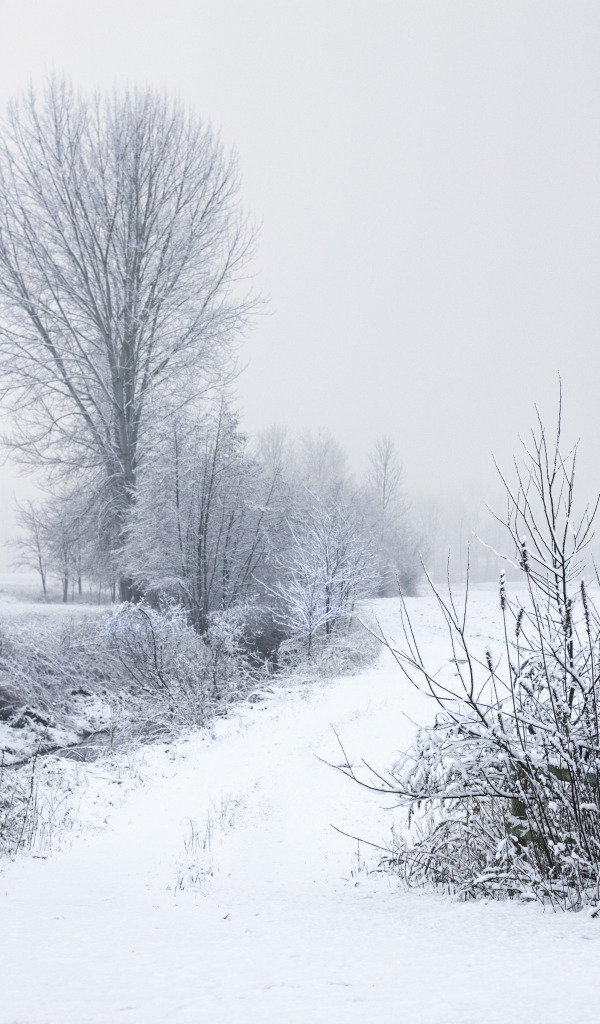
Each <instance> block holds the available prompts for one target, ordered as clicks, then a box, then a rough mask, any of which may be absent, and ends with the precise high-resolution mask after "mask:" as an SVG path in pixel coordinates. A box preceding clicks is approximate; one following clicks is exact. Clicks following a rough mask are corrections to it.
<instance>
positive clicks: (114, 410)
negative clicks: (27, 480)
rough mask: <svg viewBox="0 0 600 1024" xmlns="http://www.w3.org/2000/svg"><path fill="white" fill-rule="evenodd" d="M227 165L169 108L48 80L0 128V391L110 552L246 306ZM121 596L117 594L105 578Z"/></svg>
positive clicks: (23, 448) (213, 144)
mask: <svg viewBox="0 0 600 1024" xmlns="http://www.w3.org/2000/svg"><path fill="white" fill-rule="evenodd" d="M238 183H239V179H238V173H237V169H236V164H235V160H234V159H233V158H231V157H228V156H226V155H225V154H224V152H223V149H222V146H221V144H220V142H219V140H218V138H216V137H215V135H214V134H213V132H212V131H211V129H210V127H208V126H207V125H205V124H203V123H202V122H200V121H199V120H198V119H197V118H195V117H194V116H193V115H191V114H188V113H187V112H186V111H185V110H184V109H183V108H182V107H181V106H180V105H179V104H177V103H175V102H173V101H170V100H168V99H167V98H166V97H164V96H162V95H159V94H156V93H153V92H150V91H135V92H125V93H115V94H114V95H109V96H101V95H96V96H95V97H94V98H92V99H85V98H82V97H81V96H80V95H79V94H76V93H75V92H74V91H73V90H72V89H71V88H70V87H69V86H68V85H67V84H65V83H64V82H60V81H52V83H51V84H50V85H49V87H48V88H47V89H46V91H45V93H44V95H43V96H42V98H41V100H39V99H38V98H37V97H36V95H35V94H34V93H33V92H30V93H29V94H28V95H26V96H25V97H23V98H21V99H19V100H17V101H16V102H13V103H12V104H11V106H10V107H9V110H8V114H7V116H6V118H5V121H4V124H3V125H2V130H1V134H0V385H1V394H2V397H3V400H4V403H5V405H6V406H8V408H9V409H10V410H11V411H12V414H13V417H14V421H15V423H16V428H15V431H14V433H13V435H12V436H11V438H10V443H11V444H12V446H13V450H14V452H15V453H16V455H17V456H18V457H19V458H21V459H23V460H25V461H28V462H30V463H33V464H36V465H39V464H42V465H46V466H50V467H60V468H61V469H62V470H65V468H67V469H68V471H69V472H70V473H71V472H72V471H73V469H75V470H81V469H85V470H93V471H94V472H95V473H96V475H97V479H101V480H102V481H103V486H105V488H106V490H107V491H108V493H109V495H110V500H109V504H108V510H109V515H110V520H111V524H112V525H111V529H110V535H111V537H112V547H113V555H115V556H118V551H119V550H120V548H121V547H122V545H123V543H124V539H125V532H126V528H127V519H128V516H129V512H130V510H131V508H132V507H133V505H134V503H135V495H136V491H137V485H138V475H139V471H140V465H141V464H142V461H143V458H144V455H145V453H146V452H147V451H148V449H149V448H151V445H152V437H153V425H154V424H155V423H156V421H157V420H158V419H160V418H161V417H162V416H164V415H166V414H169V413H171V412H172V410H173V409H175V408H178V407H180V406H181V405H182V404H185V403H186V402H188V401H190V400H192V399H195V398H197V397H198V395H199V394H200V393H204V392H206V390H207V389H210V388H213V387H215V386H220V385H221V384H222V382H223V380H224V379H225V378H226V377H227V375H228V373H229V372H230V367H231V364H230V354H231V347H232V342H233V339H234V337H235V335H236V332H238V331H239V330H240V328H242V327H243V326H244V324H245V323H246V322H247V318H248V315H249V312H250V309H251V307H252V303H251V301H250V300H249V299H248V298H247V297H245V295H244V294H242V292H241V291H240V290H239V285H238V284H237V282H238V281H239V278H240V276H241V274H242V273H243V271H244V267H245V265H246V263H247V260H248V257H249V254H250V251H251V248H252V237H251V233H250V232H249V231H248V228H247V225H246V223H245V221H244V219H243V217H242V215H241V213H240V209H239V203H238ZM119 590H120V596H121V598H122V599H126V598H127V597H129V596H130V595H131V583H130V581H129V580H128V579H127V577H126V575H125V574H124V573H123V572H121V573H120V579H119Z"/></svg>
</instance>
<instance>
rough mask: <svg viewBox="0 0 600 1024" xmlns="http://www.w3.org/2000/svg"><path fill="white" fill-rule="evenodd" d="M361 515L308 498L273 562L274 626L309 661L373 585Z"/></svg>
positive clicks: (290, 521)
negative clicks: (286, 636) (318, 645)
mask: <svg viewBox="0 0 600 1024" xmlns="http://www.w3.org/2000/svg"><path fill="white" fill-rule="evenodd" d="M363 527H364V524H363V523H362V521H361V518H360V516H359V515H358V513H357V509H355V508H353V507H352V505H350V504H345V505H344V504H342V503H341V502H340V501H338V502H334V501H326V500H323V499H321V498H318V497H317V496H316V495H312V494H309V495H308V501H307V504H306V506H305V508H304V509H302V510H301V511H298V512H297V513H296V515H295V516H294V517H293V518H291V517H290V518H288V520H287V532H288V543H287V545H285V546H284V547H283V549H282V550H280V552H279V553H278V554H277V556H276V557H275V558H274V567H275V580H274V582H273V583H272V584H271V585H269V586H268V587H267V588H266V589H267V590H268V592H269V593H270V594H271V595H272V597H274V598H275V599H276V600H277V603H278V606H279V607H278V610H277V612H276V615H275V617H276V620H277V621H278V622H279V623H280V625H281V626H282V627H283V628H284V630H285V632H286V633H287V634H288V636H289V637H291V638H292V639H293V640H295V641H297V642H299V643H300V645H301V647H302V648H303V652H304V654H305V655H306V657H307V658H308V659H311V658H312V657H313V655H314V653H315V647H316V646H317V644H318V643H319V641H321V640H322V641H323V642H324V643H327V642H328V641H329V640H331V639H332V637H333V636H334V635H335V634H336V632H339V631H340V629H343V628H344V627H347V626H348V625H349V623H350V621H351V619H352V616H353V613H354V610H355V606H356V602H357V600H358V599H359V598H360V597H362V596H364V595H365V594H366V593H367V592H368V591H369V590H370V588H371V587H372V586H373V584H374V580H375V577H374V573H373V569H372V566H371V563H372V557H373V556H372V551H371V548H370V544H369V541H368V539H367V536H366V533H365V531H364V528H363Z"/></svg>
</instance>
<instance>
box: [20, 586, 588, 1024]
mask: <svg viewBox="0 0 600 1024" xmlns="http://www.w3.org/2000/svg"><path fill="white" fill-rule="evenodd" d="M475 601H476V604H477V609H478V614H477V617H476V622H475V633H476V634H478V635H479V636H480V638H481V643H482V645H485V643H487V638H488V636H489V635H494V633H495V632H496V631H497V630H496V629H495V628H494V626H493V618H494V616H495V608H496V602H497V598H496V595H495V594H494V593H492V592H488V593H479V594H477V595H476V597H475ZM411 605H412V608H413V610H414V617H415V624H416V628H417V630H418V632H419V635H420V637H421V638H423V640H424V643H423V647H424V649H425V650H426V651H427V652H428V653H429V654H430V656H431V658H432V659H433V660H434V661H436V662H439V663H440V664H442V663H443V662H444V660H447V658H448V651H447V648H446V643H445V639H444V634H443V630H442V628H441V626H440V625H439V623H438V624H435V625H434V620H433V619H432V602H431V601H430V600H429V599H428V598H421V599H416V600H414V601H413V602H411ZM378 614H379V615H380V617H381V620H382V624H383V625H384V627H385V628H386V630H388V631H391V632H392V633H395V634H396V635H397V634H398V633H399V623H398V615H397V602H395V601H386V602H380V603H379V606H378ZM405 713H408V714H409V715H410V716H411V717H412V718H413V719H415V720H418V719H421V720H423V719H424V718H425V717H426V716H427V715H428V714H429V713H430V712H429V710H428V708H427V706H425V705H424V702H423V698H421V697H420V696H419V695H418V694H416V693H415V691H413V690H412V689H411V688H410V685H409V684H408V683H407V682H406V681H403V679H402V677H401V676H400V674H399V672H398V670H397V668H396V667H395V666H394V664H393V663H392V661H391V658H390V657H389V656H386V652H383V654H382V658H381V661H380V663H379V665H378V666H377V667H375V668H373V669H371V670H369V671H368V672H367V673H365V674H363V675H361V676H357V677H354V678H346V679H338V680H335V681H334V682H333V683H321V684H315V685H310V686H303V687H302V688H300V689H297V690H292V691H288V690H286V689H285V688H283V689H277V690H275V692H274V693H273V694H271V695H268V696H267V698H266V699H265V700H264V701H261V702H258V703H254V704H247V705H244V706H243V707H241V708H240V710H239V713H235V714H234V715H232V716H231V717H230V718H228V719H225V720H221V721H219V722H217V724H216V726H215V730H214V734H213V736H212V737H211V736H202V735H197V736H194V737H192V738H190V739H188V740H187V741H182V742H181V743H179V744H176V745H172V746H171V747H164V746H163V747H156V748H152V749H147V750H146V751H144V752H143V754H138V755H136V758H134V759H130V761H129V762H128V763H121V764H120V767H119V765H115V764H113V765H112V766H110V767H109V766H106V768H105V769H103V766H102V763H101V762H96V763H95V764H94V765H91V766H89V768H85V769H84V768H82V767H81V766H78V767H77V769H76V770H77V772H79V773H80V775H79V783H78V786H75V784H74V789H76V790H77V792H78V793H79V794H80V796H79V797H78V799H81V801H82V806H81V816H82V818H83V820H84V821H85V820H87V821H88V823H89V825H90V828H89V829H88V830H87V831H86V833H85V834H84V835H79V836H78V837H77V838H76V839H75V840H74V841H73V843H72V844H71V845H70V846H68V845H67V846H66V847H65V848H64V849H63V850H62V852H58V853H55V854H54V855H53V856H52V857H50V858H48V859H33V858H31V857H22V858H19V859H18V860H17V861H15V862H14V863H11V864H8V865H7V866H6V867H5V869H4V873H3V875H2V876H1V877H0V920H1V921H2V937H3V941H2V947H3V948H2V955H1V957H0V1022H1V1024H88V1022H90V1024H91V1022H94V1024H116V1022H120V1021H124V1022H135V1024H167V1022H168V1024H184V1022H185V1024H196V1022H200V1021H202V1022H207V1024H221V1022H223V1024H225V1022H226V1024H263V1022H264V1024H266V1022H271V1021H273V1022H277V1024H280V1022H281V1024H283V1022H286V1024H288V1022H302V1024H308V1022H311V1024H313V1022H314V1024H319V1022H327V1024H338V1022H344V1024H355V1022H356V1024H358V1022H360V1024H371V1022H375V1021H384V1020H385V1021H389V1022H391V1024H395V1022H396V1021H398V1022H406V1024H434V1022H435V1024H495V1022H497V1024H521V1022H527V1024H534V1022H540V1024H576V1022H581V1024H592V1022H595V1021H598V1020H600V980H599V975H598V955H599V952H600V945H599V943H600V922H598V921H597V920H592V919H590V918H589V917H587V916H586V915H585V914H571V915H558V914H553V913H552V912H549V911H548V912H546V913H544V912H543V911H542V910H541V909H540V908H539V907H537V906H532V905H518V904H512V903H509V904H484V903H456V902H453V901H451V900H450V899H447V898H443V897H434V896H431V895H428V894H424V893H421V892H417V891H410V892H406V891H404V890H403V889H402V888H400V887H399V886H398V885H397V884H396V882H395V881H394V880H393V879H392V878H389V877H386V876H382V875H380V874H378V873H375V871H374V868H375V866H376V864H377V855H376V853H375V852H374V851H370V850H369V848H368V847H367V846H366V845H364V844H361V845H360V849H358V848H357V844H356V842H353V841H351V840H350V839H347V838H345V837H344V836H343V835H340V834H339V833H338V832H336V831H334V829H333V828H332V827H331V826H332V825H335V826H337V827H338V828H340V829H342V830H344V831H347V832H350V833H352V834H353V835H360V836H363V837H364V838H365V839H370V840H372V841H373V842H383V843H385V842H386V841H387V838H388V835H389V829H390V826H391V824H392V820H393V813H394V812H393V811H392V810H390V808H389V807H385V806H382V801H381V800H380V799H378V798H377V797H374V796H373V795H370V794H368V793H367V792H365V791H364V790H362V789H360V788H359V787H358V786H356V785H355V784H353V783H352V782H350V781H349V780H348V779H346V778H345V777H344V776H343V775H342V774H341V773H340V772H336V771H335V770H333V769H332V768H330V767H327V766H326V765H325V764H323V763H322V761H321V760H319V759H318V758H324V759H326V760H330V761H333V762H334V763H341V761H342V759H343V758H342V754H341V751H340V749H339V747H338V745H337V741H336V739H335V735H334V732H333V730H332V725H334V726H335V728H336V730H337V731H338V733H339V735H340V737H341V738H342V740H343V742H344V746H345V749H346V752H347V754H348V756H349V758H350V760H351V761H352V762H358V761H359V760H360V758H361V757H365V758H366V759H367V760H368V761H371V762H372V763H373V764H375V765H377V766H378V767H385V766H386V765H388V764H390V763H391V762H392V761H393V760H394V756H395V751H397V750H398V749H400V748H402V747H403V746H405V745H407V744H408V742H409V741H410V736H411V733H412V731H413V726H412V725H411V724H410V722H409V721H408V720H407V718H406V717H405ZM315 755H317V756H315ZM70 770H71V771H75V769H74V768H73V766H72V765H71V767H70ZM82 772H84V773H86V775H85V780H83V781H84V783H85V785H84V784H83V782H82V779H81V773H82ZM74 783H75V780H74ZM81 794H83V795H81ZM111 802H112V804H113V806H112V807H111ZM91 826H94V827H91Z"/></svg>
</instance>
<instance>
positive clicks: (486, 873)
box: [349, 416, 600, 909]
mask: <svg viewBox="0 0 600 1024" xmlns="http://www.w3.org/2000/svg"><path fill="white" fill-rule="evenodd" d="M575 463H576V449H575V450H573V451H572V452H571V453H570V454H569V455H567V456H563V455H562V454H561V449H560V416H559V425H558V432H557V436H556V439H555V441H554V442H553V443H552V442H548V438H547V435H546V431H545V429H544V426H543V424H542V422H541V421H540V420H539V417H538V428H537V429H536V431H533V432H532V440H531V443H530V445H528V446H527V445H526V446H525V464H524V469H517V483H516V486H515V487H512V486H511V485H510V484H509V483H508V482H506V481H505V486H506V494H507V500H508V509H507V515H506V517H505V520H504V522H505V525H506V528H507V530H508V532H509V535H510V537H511V538H512V541H513V543H514V548H515V552H516V557H515V565H516V566H517V567H518V569H519V570H520V573H521V579H522V582H523V584H524V586H525V589H526V594H527V599H526V600H524V601H523V602H522V603H521V602H520V601H519V600H515V599H511V598H510V597H509V595H508V593H507V590H506V586H505V582H504V574H502V577H501V581H500V590H499V614H500V615H501V622H502V626H503V632H504V645H503V651H502V653H501V655H500V656H498V655H497V654H495V653H492V651H490V650H487V651H485V652H481V653H479V652H478V651H477V650H476V643H475V641H473V639H472V638H471V637H469V635H468V585H467V593H466V594H465V597H464V602H461V604H460V606H459V605H458V602H457V601H456V600H455V597H454V595H453V593H452V590H451V588H450V585H449V586H448V594H447V596H443V595H442V594H441V593H440V592H439V591H438V590H437V589H436V588H435V587H434V586H433V584H431V585H432V588H433V590H434V592H435V594H436V596H437V599H438V603H439V608H440V610H441V613H442V615H443V617H444V619H445V622H446V625H447V628H448V633H449V637H450V641H451V645H452V652H453V658H452V667H453V672H454V673H455V674H453V675H448V674H447V675H443V674H442V675H439V674H438V673H437V672H436V673H434V672H433V671H432V669H431V668H430V667H429V666H428V665H427V664H426V663H425V660H424V658H423V657H422V655H421V651H420V648H419V644H418V641H417V638H416V636H415V634H414V632H413V628H412V625H411V623H410V619H409V618H408V615H407V613H406V607H405V606H403V611H404V639H405V642H404V644H403V645H402V646H401V647H400V648H399V649H396V648H395V647H393V646H392V645H391V644H390V643H389V642H388V641H387V640H384V642H385V643H386V644H387V646H388V647H389V648H390V650H392V653H393V654H394V656H395V658H396V660H397V662H398V664H399V665H400V667H401V668H402V670H403V672H404V673H405V674H406V675H407V676H408V678H409V679H410V680H411V681H412V682H413V683H415V684H416V685H417V686H419V688H421V689H423V690H425V691H426V692H427V693H428V694H429V695H430V696H431V697H432V698H433V700H434V701H435V704H436V705H437V714H436V717H435V720H434V722H433V724H432V725H430V726H428V727H424V728H421V729H419V731H418V733H417V736H416V739H415V741H414V744H413V746H412V748H411V749H410V750H409V751H408V752H407V753H406V754H405V755H403V756H402V757H401V758H400V759H399V760H398V762H397V763H396V764H395V765H394V766H393V768H392V770H391V772H390V773H389V775H387V776H375V777H374V778H373V779H371V780H367V782H366V784H368V785H372V786H373V788H375V789H377V790H379V791H381V792H386V793H390V794H393V795H394V796H395V797H396V798H397V800H398V803H399V804H400V805H401V806H404V807H406V808H408V812H409V822H412V825H413V832H412V837H411V835H410V833H409V834H406V833H401V832H397V833H396V837H395V849H394V853H393V856H392V858H391V860H393V862H394V863H395V866H396V867H397V868H398V870H399V871H400V872H401V873H402V874H403V876H404V877H405V878H406V880H407V881H410V882H412V883H418V884H424V883H430V884H433V885H434V886H437V887H441V888H443V889H446V890H450V891H452V892H455V893H458V894H460V895H462V896H464V897H465V898H466V897H474V896H487V897H496V898H510V897H521V898H525V899H527V898H534V899H539V900H541V901H543V902H546V901H548V902H550V903H552V904H553V905H555V906H558V907H562V908H564V909H576V908H579V907H580V906H582V905H583V904H586V903H595V902H597V901H598V897H599V893H598V888H599V883H600V788H599V780H600V746H599V734H600V722H599V714H598V709H599V705H600V676H599V665H600V613H599V611H598V609H597V607H596V605H595V603H594V601H593V600H592V597H591V595H590V590H589V586H588V583H587V582H586V580H585V565H584V558H583V554H584V551H585V549H586V547H587V546H588V545H589V542H590V540H591V536H592V534H591V527H592V521H593V518H594V515H595V512H596V509H597V506H598V503H596V506H595V507H594V508H593V509H592V510H591V511H590V510H588V509H586V510H585V511H584V512H583V513H581V514H579V516H578V515H577V514H576V507H575V496H574V495H575V490H574V485H575ZM349 774H352V775H353V774H354V773H353V771H352V770H350V771H349ZM363 781H364V780H363ZM415 833H416V834H415Z"/></svg>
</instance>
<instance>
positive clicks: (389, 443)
mask: <svg viewBox="0 0 600 1024" xmlns="http://www.w3.org/2000/svg"><path fill="white" fill-rule="evenodd" d="M402 484H403V470H402V466H401V464H400V462H399V460H398V456H397V453H396V446H395V444H394V441H393V440H392V438H390V437H388V436H386V435H384V436H382V437H380V438H378V439H377V440H376V441H375V443H374V445H373V448H372V451H371V455H370V459H369V472H368V475H367V503H366V510H365V514H366V516H367V518H368V520H369V522H370V526H371V531H372V535H373V541H374V544H373V547H374V552H375V557H376V560H377V566H378V571H379V576H380V580H381V584H380V592H381V593H382V594H384V595H385V594H390V593H393V592H394V591H395V590H396V589H397V586H398V584H399V585H400V587H401V589H402V590H403V592H404V593H406V594H410V593H413V592H414V588H415V586H416V581H417V578H418V576H419V573H420V565H419V556H418V542H417V538H416V535H415V531H414V528H413V526H412V523H411V519H410V516H409V510H408V505H407V502H406V499H405V496H404V490H403V486H402Z"/></svg>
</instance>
